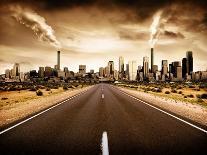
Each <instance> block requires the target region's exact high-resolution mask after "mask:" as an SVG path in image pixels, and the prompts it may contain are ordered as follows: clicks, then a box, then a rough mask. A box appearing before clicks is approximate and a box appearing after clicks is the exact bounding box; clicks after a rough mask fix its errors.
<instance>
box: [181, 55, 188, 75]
mask: <svg viewBox="0 0 207 155" xmlns="http://www.w3.org/2000/svg"><path fill="white" fill-rule="evenodd" d="M186 74H187V58H183V59H182V77H183V78H185V77H186Z"/></svg>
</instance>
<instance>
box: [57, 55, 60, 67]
mask: <svg viewBox="0 0 207 155" xmlns="http://www.w3.org/2000/svg"><path fill="white" fill-rule="evenodd" d="M57 70H60V51H57Z"/></svg>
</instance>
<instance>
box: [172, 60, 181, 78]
mask: <svg viewBox="0 0 207 155" xmlns="http://www.w3.org/2000/svg"><path fill="white" fill-rule="evenodd" d="M179 66H181V62H180V61H174V62H172V66H171V73H172V74H173V76H174V77H177V69H176V68H177V67H179Z"/></svg>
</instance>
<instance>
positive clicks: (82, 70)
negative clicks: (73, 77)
mask: <svg viewBox="0 0 207 155" xmlns="http://www.w3.org/2000/svg"><path fill="white" fill-rule="evenodd" d="M79 73H80V74H86V65H79Z"/></svg>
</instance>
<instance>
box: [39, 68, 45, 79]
mask: <svg viewBox="0 0 207 155" xmlns="http://www.w3.org/2000/svg"><path fill="white" fill-rule="evenodd" d="M44 70H45V68H44V67H39V70H38V77H39V78H43V77H44V72H45V71H44Z"/></svg>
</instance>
